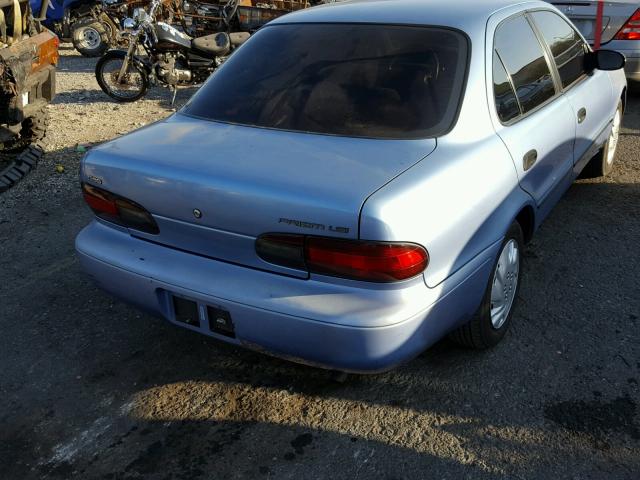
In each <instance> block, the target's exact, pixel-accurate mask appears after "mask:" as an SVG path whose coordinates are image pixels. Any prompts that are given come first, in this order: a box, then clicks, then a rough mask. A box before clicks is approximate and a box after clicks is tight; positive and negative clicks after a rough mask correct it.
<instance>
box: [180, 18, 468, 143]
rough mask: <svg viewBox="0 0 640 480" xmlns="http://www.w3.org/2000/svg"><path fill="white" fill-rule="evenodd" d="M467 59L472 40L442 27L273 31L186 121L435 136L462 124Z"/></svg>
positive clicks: (252, 43)
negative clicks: (459, 121) (458, 121)
mask: <svg viewBox="0 0 640 480" xmlns="http://www.w3.org/2000/svg"><path fill="white" fill-rule="evenodd" d="M468 51H469V46H468V39H467V37H466V36H465V35H463V34H462V33H461V32H458V31H455V30H450V29H446V28H438V27H413V26H396V25H382V24H377V25H369V24H278V25H271V26H266V27H264V28H263V29H261V30H259V31H258V32H257V33H256V34H255V35H254V36H253V38H251V39H250V40H249V41H248V42H247V43H246V44H245V45H244V46H243V47H242V48H240V49H239V50H238V51H237V52H236V53H234V54H233V55H232V56H231V57H230V58H229V60H228V61H227V62H226V63H225V64H224V65H223V66H222V67H221V68H220V69H219V70H218V71H217V72H216V73H214V74H213V75H212V76H211V78H210V79H209V80H208V81H207V83H206V84H205V85H204V86H203V87H202V88H201V89H200V91H199V92H198V93H197V94H196V95H195V96H194V97H193V99H192V100H191V101H190V102H189V104H188V105H187V106H186V107H185V108H184V110H183V113H186V114H188V115H194V116H197V117H201V118H205V119H210V120H216V121H220V122H228V123H235V124H241V125H250V126H257V127H264V128H273V129H279V130H293V131H302V132H310V133H320V134H330V135H344V136H355V137H373V138H394V139H409V138H426V137H436V136H440V135H443V134H445V133H446V132H448V131H449V130H450V129H451V128H453V125H454V123H455V119H456V116H457V112H458V109H459V105H460V102H461V101H462V96H463V89H464V82H465V77H466V70H467V63H468Z"/></svg>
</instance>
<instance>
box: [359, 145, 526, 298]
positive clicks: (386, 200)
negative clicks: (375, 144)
mask: <svg viewBox="0 0 640 480" xmlns="http://www.w3.org/2000/svg"><path fill="white" fill-rule="evenodd" d="M530 202H531V198H530V197H529V196H528V195H527V194H526V193H525V192H524V191H522V190H521V189H520V187H519V186H518V179H517V176H516V172H515V169H514V167H513V164H512V161H511V157H510V156H509V154H508V152H507V150H506V147H505V146H504V145H503V144H502V142H501V141H500V139H499V138H498V137H497V136H495V135H493V136H489V137H487V138H485V139H484V140H482V141H480V142H476V143H471V144H458V145H441V146H439V147H438V148H437V149H436V151H435V152H434V153H433V154H431V156H430V157H428V158H427V159H425V160H423V161H422V162H421V163H419V164H418V165H416V166H414V167H413V168H412V169H410V170H409V171H408V172H406V173H405V174H404V175H402V176H401V177H399V178H397V179H396V180H395V181H393V182H392V183H390V184H389V185H387V186H386V187H385V188H383V189H382V190H380V191H379V192H377V193H376V194H374V195H373V196H372V197H371V198H370V199H369V200H368V201H367V202H366V203H365V205H364V208H363V211H362V215H361V223H360V236H361V238H363V239H375V240H388V241H410V242H416V243H419V244H421V245H423V246H424V247H425V248H426V249H427V250H428V251H429V257H430V263H429V266H428V268H427V270H426V271H425V281H426V284H427V286H429V287H435V286H437V285H438V284H440V283H441V282H442V281H443V280H445V279H446V278H448V277H449V276H450V275H452V274H453V273H455V272H456V271H457V270H459V269H460V268H461V267H463V266H464V265H465V264H466V263H468V262H469V261H471V260H472V259H473V258H475V257H476V256H477V255H479V254H480V253H482V252H483V251H484V250H486V249H487V248H489V247H490V246H491V245H492V244H494V243H495V242H497V241H499V240H501V239H502V238H503V237H504V234H505V232H506V230H507V229H508V227H509V225H510V224H511V222H512V221H513V219H514V218H515V217H516V216H517V214H518V213H519V211H520V209H521V208H522V207H523V206H524V205H527V204H530Z"/></svg>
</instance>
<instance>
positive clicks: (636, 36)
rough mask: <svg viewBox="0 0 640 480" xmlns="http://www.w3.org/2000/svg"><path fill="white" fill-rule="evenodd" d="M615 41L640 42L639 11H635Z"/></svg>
mask: <svg viewBox="0 0 640 480" xmlns="http://www.w3.org/2000/svg"><path fill="white" fill-rule="evenodd" d="M615 39H616V40H640V9H638V10H636V13H634V14H633V15H632V16H631V18H630V19H629V20H627V23H625V24H624V26H623V27H622V28H621V29H620V31H619V32H618V33H617V34H616V36H615Z"/></svg>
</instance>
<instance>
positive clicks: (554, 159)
mask: <svg viewBox="0 0 640 480" xmlns="http://www.w3.org/2000/svg"><path fill="white" fill-rule="evenodd" d="M492 68H493V85H494V100H495V107H496V112H497V116H498V118H499V121H500V123H499V124H498V125H496V131H497V133H498V135H499V136H500V138H501V139H502V141H503V142H504V143H505V145H506V146H507V148H508V149H509V152H510V153H511V156H512V158H513V161H514V164H515V167H516V170H517V173H518V178H519V181H520V185H521V187H522V188H523V189H524V190H526V191H527V192H529V194H530V195H531V196H532V197H533V198H534V199H535V201H536V203H537V204H538V205H540V204H542V203H543V202H544V200H545V199H546V198H547V196H548V195H549V194H550V193H551V192H552V190H553V187H554V186H555V185H557V183H558V182H559V181H560V180H561V179H562V178H563V177H564V176H565V175H566V174H567V173H568V172H569V170H571V169H572V167H573V143H574V140H575V121H574V113H573V110H572V108H571V105H570V104H569V102H568V101H567V99H566V98H564V96H563V95H561V94H560V91H559V89H558V87H557V84H556V81H555V78H554V75H553V74H552V73H551V72H552V69H551V64H550V59H549V58H547V51H546V49H545V48H544V47H543V45H542V44H541V43H540V41H539V39H538V37H537V36H536V34H535V32H534V30H533V27H532V26H531V24H530V23H529V19H528V18H527V16H526V15H525V14H524V13H521V14H518V15H516V16H512V17H510V18H508V19H506V20H504V21H503V22H501V23H500V24H499V25H498V26H497V28H496V30H495V35H494V41H493V61H492Z"/></svg>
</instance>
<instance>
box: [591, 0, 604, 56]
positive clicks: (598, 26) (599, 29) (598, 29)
mask: <svg viewBox="0 0 640 480" xmlns="http://www.w3.org/2000/svg"><path fill="white" fill-rule="evenodd" d="M603 14H604V0H598V14H597V15H596V36H595V39H594V40H595V42H594V45H593V47H594V48H595V49H596V50H600V45H601V44H602V16H603Z"/></svg>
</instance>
